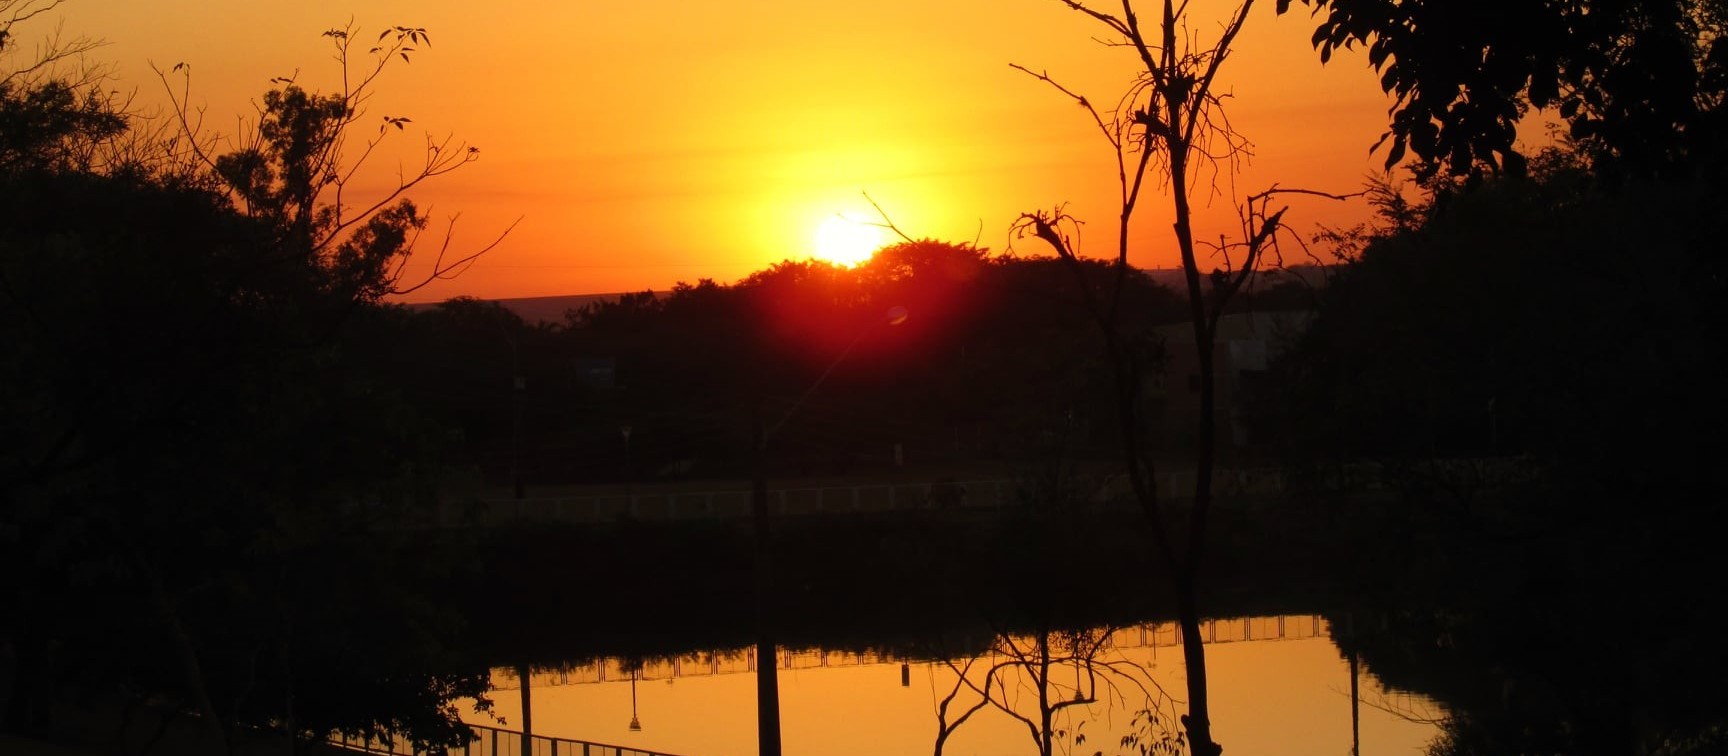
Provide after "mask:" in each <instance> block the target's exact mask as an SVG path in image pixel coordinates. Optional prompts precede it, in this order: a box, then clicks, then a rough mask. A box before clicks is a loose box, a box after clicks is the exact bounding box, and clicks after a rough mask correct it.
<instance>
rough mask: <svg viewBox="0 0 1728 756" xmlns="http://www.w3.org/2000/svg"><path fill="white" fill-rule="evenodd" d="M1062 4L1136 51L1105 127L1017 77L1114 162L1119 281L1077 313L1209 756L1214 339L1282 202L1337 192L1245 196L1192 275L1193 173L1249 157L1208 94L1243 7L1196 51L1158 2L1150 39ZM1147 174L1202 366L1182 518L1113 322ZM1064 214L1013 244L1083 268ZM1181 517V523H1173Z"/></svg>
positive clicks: (1200, 742)
mask: <svg viewBox="0 0 1728 756" xmlns="http://www.w3.org/2000/svg"><path fill="white" fill-rule="evenodd" d="M1061 2H1062V3H1063V5H1065V6H1067V7H1068V8H1070V9H1072V10H1074V11H1076V12H1079V13H1082V14H1084V15H1086V16H1088V17H1090V18H1091V19H1092V20H1094V21H1096V22H1098V23H1099V24H1100V25H1102V26H1103V27H1105V28H1106V29H1107V30H1109V32H1110V34H1111V35H1112V38H1111V39H1110V41H1109V42H1108V43H1109V44H1116V45H1121V46H1123V47H1126V48H1128V49H1129V50H1131V51H1133V52H1134V53H1135V54H1136V57H1137V60H1138V62H1139V66H1140V70H1138V71H1137V72H1136V74H1135V78H1134V81H1133V83H1132V84H1131V85H1130V86H1129V87H1128V89H1127V90H1126V91H1125V92H1124V93H1123V94H1122V96H1121V98H1120V102H1119V104H1118V106H1117V108H1116V110H1115V111H1114V112H1113V113H1111V115H1110V116H1109V117H1106V116H1105V115H1104V114H1102V113H1101V112H1100V111H1099V110H1098V108H1097V107H1096V106H1094V105H1093V103H1092V102H1091V100H1089V99H1087V98H1086V97H1085V96H1082V95H1080V94H1077V93H1075V92H1073V91H1071V90H1069V89H1067V88H1066V87H1064V86H1062V85H1061V84H1060V83H1058V82H1057V81H1056V80H1055V79H1053V78H1051V77H1050V75H1049V74H1048V73H1044V72H1034V71H1032V70H1031V69H1028V68H1025V67H1022V66H1020V65H1018V64H1014V68H1016V69H1019V70H1021V71H1023V72H1025V73H1027V74H1029V75H1031V76H1033V77H1035V78H1037V79H1038V80H1040V81H1042V82H1044V83H1046V84H1048V85H1050V86H1051V87H1053V88H1055V89H1056V90H1057V91H1058V92H1060V93H1061V94H1062V95H1064V96H1066V97H1068V98H1070V99H1072V100H1074V101H1075V102H1076V103H1077V104H1079V105H1080V106H1081V108H1082V109H1084V110H1085V112H1086V113H1087V114H1088V115H1089V116H1090V117H1091V119H1092V121H1093V124H1094V125H1095V126H1096V127H1097V129H1098V131H1099V132H1100V134H1101V135H1102V136H1103V137H1104V140H1105V141H1106V142H1107V143H1108V144H1109V145H1110V147H1111V148H1112V150H1113V151H1114V153H1115V158H1116V171H1117V174H1116V177H1117V182H1118V188H1119V190H1120V196H1119V200H1120V212H1119V214H1118V216H1117V248H1116V251H1115V255H1114V258H1113V262H1112V265H1113V270H1114V271H1115V273H1116V283H1115V285H1114V287H1113V288H1112V289H1110V290H1109V291H1106V292H1100V293H1093V292H1091V291H1090V290H1087V292H1088V294H1087V306H1088V310H1089V311H1090V312H1091V313H1092V317H1093V319H1094V321H1095V322H1096V324H1097V326H1098V329H1099V330H1100V332H1101V333H1102V334H1103V335H1104V339H1105V353H1106V355H1107V359H1108V362H1109V364H1110V367H1111V369H1112V371H1113V373H1114V376H1115V392H1114V394H1115V398H1116V407H1117V418H1118V423H1119V425H1120V427H1121V431H1120V432H1121V438H1122V451H1123V456H1124V458H1125V462H1126V466H1127V472H1128V479H1129V482H1130V484H1131V487H1132V490H1133V495H1134V498H1135V500H1136V501H1137V502H1138V503H1139V505H1140V507H1141V509H1142V510H1143V511H1144V512H1145V514H1146V516H1147V518H1148V521H1149V522H1150V523H1151V525H1152V534H1153V542H1154V543H1153V548H1154V549H1155V551H1156V552H1157V553H1158V554H1160V555H1161V556H1162V558H1163V559H1164V560H1165V563H1166V566H1167V567H1168V568H1169V572H1170V574H1171V575H1172V576H1173V580H1172V583H1173V585H1172V588H1173V592H1174V594H1175V599H1176V604H1177V613H1178V616H1179V618H1180V621H1181V624H1182V630H1183V632H1182V639H1183V644H1182V647H1183V658H1184V662H1185V664H1186V666H1187V669H1188V707H1189V708H1188V714H1187V715H1185V716H1184V717H1183V723H1184V726H1185V727H1186V728H1187V733H1188V740H1189V743H1190V744H1191V746H1192V748H1193V749H1194V753H1196V754H1201V755H1202V756H1216V754H1218V753H1221V752H1222V750H1223V749H1222V747H1221V746H1220V745H1219V744H1218V743H1217V742H1216V741H1214V739H1213V737H1212V730H1211V723H1210V715H1209V697H1208V694H1207V678H1206V657H1205V648H1204V646H1203V645H1202V643H1201V641H1200V634H1199V623H1200V618H1201V612H1200V608H1199V591H1198V586H1199V584H1200V573H1201V569H1202V566H1203V564H1204V562H1205V555H1206V554H1205V551H1206V549H1205V546H1206V536H1207V520H1208V514H1209V511H1210V509H1211V505H1212V471H1213V467H1214V464H1215V457H1216V445H1217V442H1216V434H1217V418H1216V408H1215V405H1216V394H1217V388H1216V375H1215V373H1216V360H1215V350H1216V344H1217V339H1216V333H1217V327H1218V321H1219V318H1220V317H1222V316H1223V313H1224V311H1225V308H1226V307H1227V305H1228V304H1229V302H1230V300H1231V298H1232V297H1233V296H1234V295H1235V294H1236V293H1237V292H1238V291H1240V290H1241V289H1242V287H1243V286H1244V285H1245V284H1247V283H1248V282H1249V281H1250V280H1251V279H1252V278H1253V277H1254V276H1255V274H1256V273H1257V272H1258V270H1259V268H1260V267H1261V266H1262V265H1263V264H1264V263H1265V261H1266V258H1267V257H1268V256H1276V255H1277V254H1278V252H1277V243H1278V238H1279V233H1280V232H1281V231H1284V225H1283V217H1284V213H1285V212H1286V210H1287V209H1288V208H1287V207H1286V206H1284V205H1281V204H1279V203H1280V202H1281V201H1282V200H1283V199H1285V197H1286V196H1287V195H1290V194H1312V195H1319V196H1325V197H1331V198H1334V199H1341V197H1338V196H1336V195H1329V194H1323V193H1320V192H1313V191H1308V190H1289V189H1280V188H1278V187H1277V186H1274V187H1273V188H1271V189H1268V190H1266V191H1264V192H1261V193H1259V194H1255V195H1251V196H1249V197H1247V198H1245V199H1244V200H1243V201H1242V203H1241V205H1240V206H1239V211H1238V214H1239V218H1240V222H1241V227H1240V229H1239V233H1240V236H1239V237H1238V239H1237V240H1236V241H1234V242H1228V243H1226V242H1221V243H1220V244H1219V245H1218V246H1217V247H1216V248H1215V249H1214V252H1215V253H1216V254H1217V255H1218V256H1220V257H1221V258H1222V261H1223V266H1222V267H1219V268H1214V269H1212V270H1211V271H1210V272H1209V273H1208V272H1206V271H1203V270H1202V269H1201V267H1200V259H1199V255H1198V252H1197V247H1198V244H1197V242H1196V240H1195V237H1194V229H1193V224H1192V215H1193V213H1192V207H1191V204H1190V203H1191V196H1190V195H1191V194H1192V192H1193V187H1194V183H1195V182H1196V180H1197V178H1198V175H1199V174H1198V171H1199V170H1200V169H1201V168H1202V167H1204V166H1208V165H1212V166H1216V165H1218V164H1220V163H1222V164H1224V165H1226V166H1234V165H1235V161H1236V160H1238V159H1239V157H1240V156H1241V155H1242V154H1244V152H1245V151H1246V150H1247V148H1248V144H1247V141H1246V140H1245V139H1244V138H1243V137H1242V136H1241V135H1239V134H1238V133H1236V132H1235V131H1234V130H1233V129H1232V128H1231V127H1230V122H1229V120H1228V118H1227V117H1226V116H1225V114H1224V110H1223V107H1222V105H1223V103H1222V99H1221V96H1220V94H1219V92H1218V91H1217V88H1216V87H1217V82H1218V73H1219V70H1220V69H1221V68H1222V66H1223V64H1224V61H1225V60H1226V59H1227V58H1228V57H1229V54H1230V50H1231V46H1232V45H1233V44H1234V43H1235V40H1236V37H1237V35H1238V34H1239V33H1240V32H1241V30H1242V26H1243V24H1244V23H1245V22H1246V21H1247V18H1248V11H1249V10H1250V9H1251V8H1252V7H1253V1H1252V0H1248V1H1247V2H1244V3H1242V4H1240V5H1239V6H1237V7H1236V9H1235V10H1234V11H1232V12H1231V13H1230V14H1229V15H1228V16H1227V17H1226V19H1225V21H1224V23H1223V24H1222V26H1221V31H1220V32H1219V35H1218V36H1217V38H1216V39H1215V40H1214V41H1212V42H1210V43H1202V42H1200V41H1199V39H1200V37H1199V35H1198V34H1196V33H1194V32H1193V31H1192V30H1190V29H1189V28H1188V18H1187V14H1188V6H1187V4H1186V3H1181V4H1178V3H1175V2H1173V0H1165V2H1163V3H1162V4H1161V6H1160V8H1159V15H1158V18H1157V20H1156V22H1155V24H1154V25H1153V27H1152V28H1151V30H1150V31H1148V30H1147V29H1145V28H1143V27H1142V26H1141V21H1140V17H1139V16H1138V15H1137V14H1136V12H1135V9H1134V4H1133V3H1132V2H1130V1H1128V0H1124V2H1123V3H1122V11H1121V13H1120V14H1119V15H1118V14H1111V13H1106V12H1103V11H1099V10H1096V9H1094V8H1093V7H1091V6H1089V5H1087V4H1085V3H1081V2H1077V1H1076V0H1061ZM1148 176H1156V177H1157V178H1159V179H1162V180H1163V181H1166V182H1167V183H1168V186H1169V197H1170V200H1171V203H1172V209H1173V211H1174V215H1175V221H1174V228H1173V231H1174V236H1175V241H1176V247H1177V250H1178V252H1179V253H1180V255H1181V260H1182V271H1183V278H1184V281H1185V284H1186V291H1185V292H1184V293H1185V295H1186V300H1187V302H1186V303H1187V320H1188V324H1189V326H1190V327H1191V328H1192V329H1193V332H1194V345H1195V351H1196V355H1195V356H1196V358H1197V364H1198V366H1199V376H1198V378H1199V385H1198V389H1199V392H1200V415H1199V420H1198V427H1197V429H1196V430H1197V433H1196V436H1197V443H1196V449H1195V450H1196V455H1197V464H1196V467H1197V469H1196V471H1195V480H1196V486H1195V492H1194V497H1193V500H1192V503H1191V504H1190V506H1189V507H1188V508H1187V510H1186V512H1177V511H1175V510H1174V509H1173V508H1172V507H1171V506H1169V505H1168V504H1167V503H1166V502H1165V501H1164V500H1163V499H1162V498H1161V497H1160V493H1159V491H1158V490H1157V488H1156V476H1155V475H1154V474H1153V461H1152V458H1151V456H1150V454H1149V453H1148V451H1149V450H1148V444H1147V441H1146V440H1145V438H1144V432H1145V431H1144V427H1143V423H1142V422H1141V420H1140V413H1141V411H1142V400H1141V391H1142V388H1143V385H1144V383H1145V380H1146V378H1147V374H1148V372H1149V371H1150V370H1153V369H1156V366H1155V360H1156V355H1157V348H1156V346H1155V345H1153V344H1150V343H1148V342H1147V341H1146V339H1145V338H1144V337H1140V336H1136V335H1135V333H1134V332H1133V331H1130V330H1128V329H1127V328H1125V327H1124V325H1123V323H1122V320H1121V315H1122V312H1121V300H1120V294H1121V291H1122V287H1123V282H1124V281H1125V280H1126V279H1127V276H1128V271H1129V265H1128V251H1129V249H1130V246H1131V239H1132V233H1131V223H1130V221H1131V220H1132V218H1133V216H1134V213H1135V211H1136V209H1137V208H1138V207H1139V204H1140V200H1141V199H1142V196H1141V192H1142V190H1143V189H1144V188H1145V183H1146V179H1147V178H1148ZM1075 222H1076V221H1075V219H1074V218H1072V217H1071V216H1070V215H1068V213H1067V212H1066V210H1065V209H1064V208H1062V207H1057V208H1055V209H1053V210H1049V211H1038V212H1033V213H1025V214H1022V215H1021V216H1020V219H1019V220H1018V221H1017V222H1016V224H1015V227H1014V229H1015V233H1016V235H1017V236H1020V237H1032V238H1036V239H1038V240H1040V241H1043V242H1045V243H1047V244H1049V245H1050V247H1051V248H1052V249H1053V250H1055V252H1056V254H1057V255H1058V256H1059V257H1060V258H1061V259H1062V260H1064V261H1065V262H1067V263H1068V264H1069V267H1070V269H1071V270H1073V271H1075V273H1076V275H1078V272H1079V271H1080V270H1081V259H1082V258H1081V254H1082V253H1081V250H1079V249H1078V248H1077V246H1076V244H1075V241H1074V238H1073V235H1072V234H1071V231H1072V229H1073V227H1074V224H1075ZM1184 519H1185V522H1183V520H1184Z"/></svg>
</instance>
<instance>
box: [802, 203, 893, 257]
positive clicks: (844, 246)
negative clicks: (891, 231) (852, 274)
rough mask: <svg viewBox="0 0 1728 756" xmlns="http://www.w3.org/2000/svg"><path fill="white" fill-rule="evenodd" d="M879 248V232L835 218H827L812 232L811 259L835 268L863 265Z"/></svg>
mask: <svg viewBox="0 0 1728 756" xmlns="http://www.w3.org/2000/svg"><path fill="white" fill-rule="evenodd" d="M882 244H883V235H882V229H881V228H878V227H876V226H873V225H870V224H869V223H864V222H861V221H856V220H852V219H851V218H846V217H843V216H839V215H831V216H829V217H828V218H827V219H826V220H824V221H822V225H821V226H819V227H817V228H816V249H815V255H816V256H817V257H819V258H821V259H823V260H827V261H828V262H831V263H834V264H836V265H845V266H848V267H850V266H853V265H857V264H858V263H861V262H864V261H865V260H868V259H870V256H871V255H873V254H875V253H876V250H877V249H878V248H880V247H881V246H882Z"/></svg>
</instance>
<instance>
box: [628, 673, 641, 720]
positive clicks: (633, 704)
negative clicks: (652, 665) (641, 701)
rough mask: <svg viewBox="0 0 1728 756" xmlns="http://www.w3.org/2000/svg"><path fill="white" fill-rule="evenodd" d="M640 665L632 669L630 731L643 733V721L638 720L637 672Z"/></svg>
mask: <svg viewBox="0 0 1728 756" xmlns="http://www.w3.org/2000/svg"><path fill="white" fill-rule="evenodd" d="M639 668H640V665H638V666H633V667H631V668H630V731H631V732H641V731H642V720H640V719H637V718H636V672H637V670H638V669H639Z"/></svg>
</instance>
